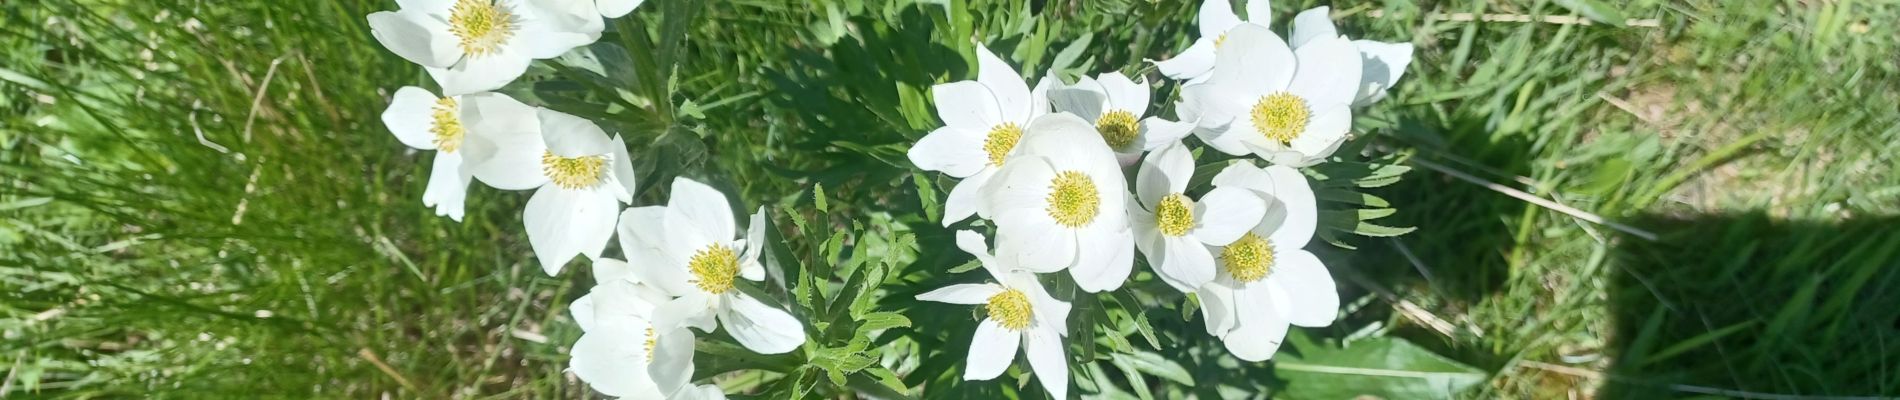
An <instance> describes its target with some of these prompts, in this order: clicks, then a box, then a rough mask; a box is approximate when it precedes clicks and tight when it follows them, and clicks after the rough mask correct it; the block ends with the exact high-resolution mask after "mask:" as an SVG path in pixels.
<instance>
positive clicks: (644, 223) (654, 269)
mask: <svg viewBox="0 0 1900 400" xmlns="http://www.w3.org/2000/svg"><path fill="white" fill-rule="evenodd" d="M665 215H666V208H665V207H661V206H646V207H633V208H628V209H627V211H625V212H622V213H620V224H619V228H618V232H619V234H620V251H621V252H623V253H626V255H627V263H628V265H629V270H630V271H629V273H630V274H632V275H630V277H631V279H632V280H633V281H635V282H640V283H644V284H648V285H653V286H654V287H658V288H660V290H663V291H666V292H667V293H669V294H672V295H680V294H684V293H688V292H690V291H698V290H699V289H698V288H695V287H693V285H692V283H691V282H689V281H688V279H690V276H689V275H688V273H687V271H686V263H685V260H682V259H678V258H676V257H680V256H683V255H672V254H668V253H667V252H666V250H665V249H666V228H665V227H666V223H665V219H666V217H665Z"/></svg>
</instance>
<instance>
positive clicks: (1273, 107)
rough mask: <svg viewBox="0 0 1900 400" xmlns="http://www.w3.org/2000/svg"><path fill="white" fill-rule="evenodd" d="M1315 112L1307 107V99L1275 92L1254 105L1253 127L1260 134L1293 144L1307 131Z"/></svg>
mask: <svg viewBox="0 0 1900 400" xmlns="http://www.w3.org/2000/svg"><path fill="white" fill-rule="evenodd" d="M1312 114H1313V111H1312V110H1310V109H1308V108H1307V107H1306V99H1301V98H1300V96H1294V95H1293V94H1292V93H1287V92H1274V93H1273V94H1269V95H1266V96H1262V97H1261V98H1260V102H1257V103H1254V104H1253V126H1254V129H1258V130H1260V134H1261V135H1264V136H1266V137H1267V139H1272V140H1273V141H1276V142H1280V143H1281V144H1287V143H1292V142H1293V139H1295V138H1298V137H1300V132H1301V131H1305V130H1306V120H1307V119H1308V118H1309V117H1312Z"/></svg>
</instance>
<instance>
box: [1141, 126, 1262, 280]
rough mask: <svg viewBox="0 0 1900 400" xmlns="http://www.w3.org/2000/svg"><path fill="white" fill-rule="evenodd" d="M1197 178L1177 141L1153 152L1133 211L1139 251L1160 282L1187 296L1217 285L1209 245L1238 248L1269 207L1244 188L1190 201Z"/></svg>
mask: <svg viewBox="0 0 1900 400" xmlns="http://www.w3.org/2000/svg"><path fill="white" fill-rule="evenodd" d="M1193 178H1194V155H1193V154H1192V153H1191V152H1189V151H1188V149H1187V146H1183V145H1181V144H1180V143H1178V142H1177V143H1174V144H1171V145H1169V146H1167V147H1162V148H1161V149H1160V150H1155V151H1154V152H1152V153H1148V157H1147V158H1146V159H1143V160H1142V162H1141V169H1140V171H1139V172H1136V177H1135V197H1136V200H1137V203H1138V205H1139V207H1129V208H1128V214H1129V216H1130V217H1132V220H1133V221H1132V224H1133V225H1134V230H1135V246H1136V247H1137V248H1139V249H1141V253H1142V254H1144V255H1147V256H1148V265H1149V266H1151V267H1153V268H1154V270H1155V274H1156V275H1159V276H1160V277H1161V281H1163V282H1167V283H1168V285H1169V286H1173V287H1174V288H1175V289H1177V290H1180V291H1181V292H1184V293H1186V292H1193V291H1194V290H1195V289H1198V288H1200V287H1201V285H1205V284H1207V283H1208V282H1211V281H1213V280H1214V254H1213V252H1212V251H1209V250H1208V246H1226V245H1227V244H1228V243H1233V241H1234V240H1236V239H1239V238H1240V236H1241V235H1242V234H1245V233H1247V231H1248V230H1249V229H1252V228H1253V227H1254V225H1257V224H1258V223H1259V222H1260V218H1261V217H1262V216H1264V215H1265V214H1266V203H1265V202H1264V201H1262V200H1261V199H1260V196H1257V195H1255V194H1253V193H1251V192H1248V191H1247V189H1244V188H1235V187H1215V188H1214V189H1213V190H1211V191H1208V192H1207V194H1204V195H1201V198H1200V200H1199V201H1196V200H1195V199H1193V198H1189V197H1188V195H1187V188H1188V181H1189V180H1191V179H1193Z"/></svg>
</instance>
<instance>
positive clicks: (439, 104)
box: [429, 97, 465, 153]
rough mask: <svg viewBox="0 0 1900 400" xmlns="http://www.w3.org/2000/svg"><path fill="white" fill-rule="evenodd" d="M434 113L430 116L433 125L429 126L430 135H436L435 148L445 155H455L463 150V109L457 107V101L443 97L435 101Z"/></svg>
mask: <svg viewBox="0 0 1900 400" xmlns="http://www.w3.org/2000/svg"><path fill="white" fill-rule="evenodd" d="M434 110H435V111H434V112H432V113H430V114H429V118H430V119H431V120H433V123H431V124H429V133H434V134H435V148H436V149H437V150H441V151H442V152H443V153H454V152H455V150H457V149H461V148H462V134H463V133H464V132H465V131H463V130H462V118H461V112H459V110H461V108H459V107H456V104H455V99H452V98H448V97H443V98H442V99H441V100H436V101H435V107H434Z"/></svg>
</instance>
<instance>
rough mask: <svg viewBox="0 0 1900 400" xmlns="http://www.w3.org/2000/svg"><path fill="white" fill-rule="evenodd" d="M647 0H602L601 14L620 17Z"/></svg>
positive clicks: (600, 4) (600, 3) (600, 5)
mask: <svg viewBox="0 0 1900 400" xmlns="http://www.w3.org/2000/svg"><path fill="white" fill-rule="evenodd" d="M644 2H646V0H600V2H599V3H598V4H599V7H600V15H601V16H603V17H607V18H620V17H621V16H623V15H627V13H630V12H633V9H634V8H637V7H640V3H644Z"/></svg>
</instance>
